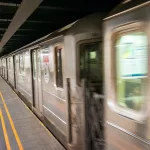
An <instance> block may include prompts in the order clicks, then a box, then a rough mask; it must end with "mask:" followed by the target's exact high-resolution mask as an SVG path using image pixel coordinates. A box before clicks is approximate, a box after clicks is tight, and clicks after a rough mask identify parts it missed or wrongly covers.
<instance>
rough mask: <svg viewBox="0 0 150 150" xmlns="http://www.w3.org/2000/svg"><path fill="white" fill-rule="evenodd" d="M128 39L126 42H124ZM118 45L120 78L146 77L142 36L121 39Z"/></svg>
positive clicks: (145, 56) (144, 49) (145, 59)
mask: <svg viewBox="0 0 150 150" xmlns="http://www.w3.org/2000/svg"><path fill="white" fill-rule="evenodd" d="M126 38H127V39H128V42H127V40H126ZM121 40H122V42H121V43H120V45H119V52H120V75H121V77H122V78H125V77H134V78H136V77H137V78H141V77H145V76H147V57H148V56H147V45H146V42H145V37H144V36H133V38H132V39H131V37H130V38H129V37H127V36H126V37H125V36H124V37H122V39H121Z"/></svg>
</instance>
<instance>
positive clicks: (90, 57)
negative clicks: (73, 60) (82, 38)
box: [80, 42, 103, 94]
mask: <svg viewBox="0 0 150 150" xmlns="http://www.w3.org/2000/svg"><path fill="white" fill-rule="evenodd" d="M102 62H103V59H102V54H101V43H100V42H94V43H88V44H81V46H80V80H81V79H86V80H87V81H88V83H89V86H90V88H92V89H93V90H94V91H95V92H98V93H101V94H103V71H102V70H103V63H102Z"/></svg>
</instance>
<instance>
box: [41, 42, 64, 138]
mask: <svg viewBox="0 0 150 150" xmlns="http://www.w3.org/2000/svg"><path fill="white" fill-rule="evenodd" d="M56 40H57V39H56ZM51 42H52V43H51ZM51 42H50V43H49V44H48V46H46V47H45V45H43V48H42V50H41V81H42V85H41V87H42V95H43V96H42V101H43V113H44V116H45V117H47V119H48V120H49V121H50V122H52V124H56V125H57V128H58V129H59V130H60V132H62V133H63V134H64V135H65V138H66V136H67V135H66V134H67V130H66V129H67V123H66V119H67V118H66V113H67V108H66V97H65V96H66V92H65V91H66V90H65V74H64V59H65V58H64V48H63V47H62V40H60V41H58V40H57V41H56V42H57V43H55V40H54V41H51ZM54 43H55V44H54ZM58 47H59V48H60V49H59V50H57V48H58ZM58 55H59V56H58ZM57 57H61V58H59V62H60V64H59V65H61V68H59V69H60V71H61V73H60V78H61V80H60V81H58V80H59V79H58V78H57V77H58V74H57V73H58V72H57V69H58V68H56V67H58V66H57V63H58V61H57V60H58V59H57ZM56 59H57V60H56ZM56 61H57V62H56ZM56 74H57V75H56ZM58 82H59V83H58ZM58 84H59V85H58Z"/></svg>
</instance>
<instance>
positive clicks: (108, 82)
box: [0, 0, 150, 150]
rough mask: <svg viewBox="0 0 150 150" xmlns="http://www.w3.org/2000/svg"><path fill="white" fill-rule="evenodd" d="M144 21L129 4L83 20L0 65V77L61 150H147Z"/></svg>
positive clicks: (143, 0)
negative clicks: (37, 117)
mask: <svg viewBox="0 0 150 150" xmlns="http://www.w3.org/2000/svg"><path fill="white" fill-rule="evenodd" d="M149 13H150V1H149V0H136V1H125V2H123V3H122V4H120V5H118V6H117V7H116V8H115V9H114V10H113V11H112V12H111V13H110V14H109V15H108V16H107V17H105V19H104V20H102V19H103V17H104V16H103V15H102V14H94V15H91V16H88V17H85V18H83V19H81V20H78V21H76V22H74V23H72V24H70V25H68V26H66V27H64V28H62V29H60V30H58V31H56V32H54V33H51V34H49V35H47V36H45V37H43V38H41V39H39V40H37V41H35V42H33V43H31V44H29V45H27V46H25V47H23V48H21V49H19V50H17V51H15V52H14V53H12V54H9V55H7V56H4V57H2V58H1V59H0V74H1V76H2V77H3V78H4V79H5V80H7V81H8V82H9V83H10V84H11V86H12V87H13V88H14V89H15V90H16V92H18V94H19V95H20V96H22V99H23V100H24V101H25V102H26V103H27V104H28V105H29V106H30V107H31V108H32V110H33V111H34V112H35V113H36V114H37V115H38V116H39V117H40V118H41V119H42V120H43V122H44V123H46V125H47V126H48V127H49V129H50V130H51V131H52V132H53V133H54V135H55V136H56V137H57V138H58V139H59V140H60V141H61V142H62V143H63V145H64V146H65V147H66V148H67V149H71V150H99V149H106V150H112V149H113V150H122V149H124V150H126V149H127V150H148V149H150V113H149V105H150V103H149V78H150V77H149V74H150V73H149V72H150V71H149V49H150V47H149V45H150V44H149V42H150V16H149ZM102 25H103V27H102ZM103 43H104V44H103ZM103 72H104V73H103ZM10 74H11V75H10ZM103 88H104V90H103Z"/></svg>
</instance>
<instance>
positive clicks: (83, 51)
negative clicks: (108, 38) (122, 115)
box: [79, 41, 104, 150]
mask: <svg viewBox="0 0 150 150" xmlns="http://www.w3.org/2000/svg"><path fill="white" fill-rule="evenodd" d="M101 47H102V42H99V41H98V42H92V43H83V44H81V45H80V52H79V55H80V57H79V58H80V71H79V72H80V80H82V79H85V84H84V87H85V94H84V95H85V120H86V123H85V124H86V125H85V129H86V149H87V150H98V149H103V148H104V128H103V123H104V122H103V120H104V114H103V112H104V105H103V103H104V93H103V82H104V81H103V58H102V56H103V54H102V48H101Z"/></svg>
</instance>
